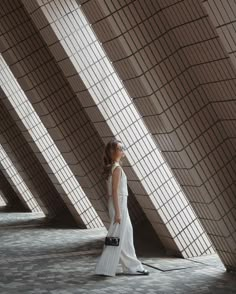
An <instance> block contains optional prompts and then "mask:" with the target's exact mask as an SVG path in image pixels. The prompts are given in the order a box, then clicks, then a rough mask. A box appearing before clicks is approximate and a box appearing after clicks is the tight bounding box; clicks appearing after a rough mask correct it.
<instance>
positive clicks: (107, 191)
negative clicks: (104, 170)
mask: <svg viewBox="0 0 236 294" xmlns="http://www.w3.org/2000/svg"><path fill="white" fill-rule="evenodd" d="M106 199H107V200H108V199H109V190H108V181H107V180H106Z"/></svg>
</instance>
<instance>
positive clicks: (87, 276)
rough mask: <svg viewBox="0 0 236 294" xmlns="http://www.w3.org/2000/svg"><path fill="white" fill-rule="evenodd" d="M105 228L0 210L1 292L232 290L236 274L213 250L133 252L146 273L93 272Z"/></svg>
mask: <svg viewBox="0 0 236 294" xmlns="http://www.w3.org/2000/svg"><path fill="white" fill-rule="evenodd" d="M105 235H106V231H105V230H104V229H92V230H79V229H77V228H66V227H65V228H63V227H55V226H54V227H51V226H48V224H47V223H46V222H45V219H44V218H43V217H42V215H41V214H39V213H36V214H35V213H34V214H32V213H15V212H11V213H10V212H7V211H4V209H0V245H1V246H0V255H1V260H0V293H1V294H5V293H8V294H9V293H17V294H19V293H24V294H28V293H32V294H38V293H56V294H60V293H61V294H62V293H63V294H64V293H66V294H68V293H95V294H99V293H103V294H105V293H114V294H115V293H125V294H126V293H145V294H154V293H162V294H164V293H165V294H169V293H171V294H178V293H181V294H182V293H188V294H189V293H191V294H192V293H212V294H218V293H222V294H236V273H233V272H230V273H227V272H226V271H225V268H224V266H223V265H222V264H221V262H220V260H219V258H218V256H217V255H216V254H213V255H208V256H202V257H198V258H191V259H182V258H176V257H170V256H169V257H167V256H164V255H163V253H160V252H157V253H156V254H151V256H150V252H149V253H148V254H145V252H143V251H142V252H141V251H140V249H139V250H136V253H137V256H138V257H139V259H140V260H141V261H142V262H143V264H144V266H145V268H147V269H148V270H149V271H150V275H149V276H130V275H124V274H122V273H121V267H120V265H119V268H118V269H117V275H116V277H102V276H96V275H94V272H93V270H94V267H95V264H96V261H97V258H98V256H99V254H100V252H101V250H102V246H103V239H104V237H105Z"/></svg>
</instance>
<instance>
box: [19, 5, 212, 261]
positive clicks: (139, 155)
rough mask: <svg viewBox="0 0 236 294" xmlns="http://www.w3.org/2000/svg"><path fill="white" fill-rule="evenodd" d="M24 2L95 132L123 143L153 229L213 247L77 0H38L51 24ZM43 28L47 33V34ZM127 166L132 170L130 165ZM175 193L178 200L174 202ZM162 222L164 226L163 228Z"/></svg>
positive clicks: (202, 248) (184, 245) (193, 247)
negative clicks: (55, 0)
mask: <svg viewBox="0 0 236 294" xmlns="http://www.w3.org/2000/svg"><path fill="white" fill-rule="evenodd" d="M23 3H24V5H26V8H27V9H28V11H29V12H30V13H31V16H32V19H33V20H34V21H35V23H36V25H37V26H38V28H39V29H40V32H41V34H42V36H44V39H45V41H46V42H47V44H48V46H49V47H50V50H51V52H53V53H54V56H55V58H56V60H57V61H58V63H59V65H60V67H61V68H62V70H63V72H64V73H65V75H66V76H67V77H68V80H69V81H70V83H71V84H72V87H73V88H74V89H77V92H78V97H79V99H80V101H81V104H83V105H84V107H85V108H86V112H87V113H88V114H89V116H90V117H91V120H92V121H93V123H94V125H95V126H96V127H97V129H98V132H99V133H100V134H101V136H103V137H104V140H105V139H106V138H105V136H106V135H110V134H109V132H110V131H109V129H110V130H111V131H112V133H113V134H114V135H115V136H118V137H119V138H120V139H121V140H122V141H123V142H124V144H125V145H126V146H128V150H127V158H128V159H129V162H130V164H131V165H132V169H133V171H135V173H136V176H138V177H137V178H136V179H134V180H132V181H129V186H130V188H131V190H132V191H133V192H134V194H135V196H136V198H137V199H138V201H139V203H141V206H142V207H143V209H144V210H145V212H146V214H147V216H148V217H149V220H150V221H151V222H152V223H153V224H154V228H155V229H156V231H157V233H159V234H160V235H162V234H163V235H162V236H161V237H162V238H163V237H165V236H166V237H169V240H167V239H166V240H164V238H163V241H164V243H166V245H167V247H168V246H169V248H171V246H172V248H173V240H171V238H170V232H171V234H173V235H172V236H171V237H172V238H173V237H174V238H175V239H174V241H175V240H176V243H178V246H179V249H180V251H181V253H182V254H183V255H184V256H193V255H199V254H203V253H209V252H212V248H211V245H210V243H209V240H208V238H207V237H206V235H205V234H204V232H203V230H202V228H201V226H200V224H199V222H198V220H197V219H196V216H195V215H194V213H193V211H192V210H191V207H190V206H189V203H188V202H187V201H186V199H185V196H184V195H183V193H182V191H181V190H180V188H179V186H178V185H177V183H176V181H175V179H174V177H173V175H172V174H171V173H170V170H169V168H168V166H167V164H166V162H165V161H164V160H163V158H162V156H161V154H160V152H159V151H158V149H157V148H156V145H155V144H154V142H153V140H152V138H151V136H150V134H149V133H148V130H147V129H146V127H145V125H144V123H143V121H142V119H141V117H140V115H139V113H138V111H137V109H136V108H135V106H134V104H133V103H132V101H131V99H130V97H129V96H128V95H127V92H126V91H125V89H124V87H123V86H122V84H121V82H120V80H119V78H118V77H117V75H116V73H115V72H114V69H113V67H112V66H111V65H110V62H109V60H108V59H107V57H106V56H105V54H104V51H103V50H102V48H101V47H100V44H99V42H98V41H97V40H96V37H95V36H94V34H93V32H92V31H91V29H90V27H89V25H88V24H87V22H86V20H85V18H84V16H83V14H82V13H81V11H80V10H79V9H78V8H77V9H75V3H76V2H75V1H68V2H67V5H66V4H65V3H64V2H63V3H62V2H54V1H50V2H49V1H48V2H44V3H43V4H42V3H40V4H41V6H42V8H41V9H42V11H43V13H44V15H45V16H46V18H47V21H48V22H49V23H50V26H51V28H52V30H50V27H48V26H47V25H46V22H43V23H39V22H38V19H39V15H40V10H39V9H36V10H35V13H34V12H33V11H32V10H34V9H35V7H34V8H33V9H32V7H30V5H29V6H28V5H27V2H26V1H23ZM93 11H95V10H93ZM40 19H42V17H41V18H40ZM46 34H47V36H49V35H50V36H51V38H48V37H46ZM55 35H56V37H57V38H58V39H59V41H60V43H59V44H58V42H56V41H55ZM62 48H63V49H62ZM65 56H68V57H69V58H70V62H71V63H72V65H73V66H70V63H69V61H68V59H66V57H65ZM75 71H76V72H78V73H79V77H80V79H81V80H82V81H83V84H82V83H81V81H80V79H79V78H78V77H77V78H76V74H75ZM84 85H85V86H86V88H87V89H88V92H89V94H90V95H91V97H92V98H93V100H92V101H91V99H89V100H88V99H87V100H85V98H83V97H86V98H88V97H89V96H88V94H87V93H86V94H85V95H83V94H84V92H85V90H84ZM104 119H105V122H104ZM106 124H107V125H108V127H109V128H107V126H106ZM104 131H106V133H104ZM127 170H128V173H130V174H131V168H129V169H128V168H127ZM133 177H134V175H133ZM159 195H161V196H160V199H161V200H160V199H159V198H158V197H157V196H159ZM147 196H148V197H147ZM175 199H178V200H179V201H180V205H179V206H178V204H177V203H178V202H177V201H175ZM174 203H175V204H174ZM157 212H158V213H157ZM160 215H161V216H162V218H161V217H160ZM163 220H164V222H163ZM166 228H168V231H167V232H168V234H167V232H166ZM187 228H188V229H187ZM189 234H190V235H189ZM198 238H199V240H200V239H201V242H198V244H197V242H195V240H197V239H198ZM168 242H170V243H169V244H168Z"/></svg>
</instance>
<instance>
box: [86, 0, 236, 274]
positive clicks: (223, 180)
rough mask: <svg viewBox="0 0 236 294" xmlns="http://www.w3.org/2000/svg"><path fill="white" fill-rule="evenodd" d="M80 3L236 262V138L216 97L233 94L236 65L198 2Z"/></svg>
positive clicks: (221, 246) (220, 244)
mask: <svg viewBox="0 0 236 294" xmlns="http://www.w3.org/2000/svg"><path fill="white" fill-rule="evenodd" d="M81 4H82V9H83V11H84V13H85V14H86V16H87V17H88V19H89V22H90V23H91V24H92V27H93V28H94V30H95V32H96V34H97V36H98V38H99V40H100V42H102V44H103V47H104V49H105V51H106V53H107V54H108V56H109V57H110V59H111V61H112V63H113V65H114V67H115V68H116V70H117V72H118V73H119V76H120V77H121V79H122V81H123V83H124V85H125V87H126V89H127V90H128V92H129V94H130V95H131V97H132V98H133V102H134V103H135V105H136V106H137V108H138V109H139V111H140V113H141V114H142V115H143V119H144V120H145V122H146V124H147V126H148V128H149V130H150V131H151V133H152V135H153V137H154V138H155V140H156V142H157V144H158V145H159V146H160V148H161V150H162V151H163V154H164V156H165V158H166V160H167V161H168V163H169V164H170V166H171V168H172V170H173V172H174V174H175V176H176V178H177V179H178V182H179V183H180V184H181V186H182V187H183V189H184V191H185V192H186V194H187V195H188V198H189V200H190V201H191V203H192V204H193V206H194V209H195V211H196V212H197V215H198V217H199V218H200V219H201V221H202V223H203V224H204V227H205V228H206V231H207V233H208V234H209V236H210V237H211V240H212V241H213V244H214V245H215V247H216V249H217V251H218V253H219V255H220V257H221V259H222V261H223V262H224V264H225V265H226V266H227V267H228V268H231V267H235V266H236V259H235V253H233V251H234V246H235V241H236V236H235V228H236V224H235V196H234V195H235V185H234V182H235V169H234V163H235V144H234V145H233V144H232V143H233V140H231V138H230V136H228V134H232V132H235V131H234V130H233V128H231V126H233V124H232V121H231V122H230V123H229V122H226V120H227V119H228V114H227V113H226V112H224V113H225V117H224V118H223V119H222V105H223V103H219V101H217V103H215V102H216V100H217V99H218V100H223V98H222V97H224V95H225V92H224V89H225V88H228V87H229V89H230V90H229V89H228V90H227V91H226V95H227V94H228V96H226V97H227V98H228V97H229V95H230V97H231V99H235V71H234V68H233V66H232V63H231V62H230V61H229V58H228V56H227V54H226V53H225V51H224V50H223V48H222V45H221V43H220V42H219V38H218V35H217V34H216V32H215V31H214V29H213V27H212V25H211V22H210V20H209V18H208V15H207V14H206V13H205V11H204V10H203V7H202V6H201V3H200V2H198V1H193V0H186V1H164V0H163V1H148V5H147V2H145V1H129V2H126V3H125V2H121V1H119V4H118V3H116V4H117V5H115V4H114V2H112V1H108V0H107V1H86V2H85V3H81ZM220 87H223V89H222V88H221V91H219V92H218V93H217V89H218V88H220ZM215 93H216V95H215ZM209 94H211V95H210V97H209ZM210 98H213V99H215V101H214V100H213V99H212V100H211V99H210ZM227 98H226V100H227ZM225 102H226V103H225V104H224V105H225V107H226V108H227V109H229V108H230V107H232V105H234V102H233V101H231V102H229V101H225ZM224 119H225V121H224ZM224 128H225V129H224Z"/></svg>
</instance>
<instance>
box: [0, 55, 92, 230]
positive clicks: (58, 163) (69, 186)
mask: <svg viewBox="0 0 236 294" xmlns="http://www.w3.org/2000/svg"><path fill="white" fill-rule="evenodd" d="M0 62H1V65H2V66H1V69H2V70H1V79H0V80H1V86H2V88H3V90H4V91H5V93H6V94H7V98H8V101H9V102H10V103H11V105H12V106H13V107H14V110H15V111H16V113H17V115H18V116H19V119H20V121H21V122H22V123H23V125H24V126H25V128H26V130H28V131H29V132H30V136H31V137H32V140H33V142H35V144H36V145H37V147H38V149H39V152H40V153H41V154H42V155H43V156H44V159H45V161H46V162H47V163H48V165H49V167H50V169H51V170H52V173H53V174H54V175H55V176H56V178H57V180H58V184H59V185H60V186H61V187H62V188H63V192H64V193H63V194H62V195H63V198H64V201H65V202H66V203H68V207H69V208H71V211H72V213H73V214H75V218H76V217H77V219H78V222H79V223H81V219H82V220H83V224H84V225H85V226H86V227H91V228H92V227H96V221H94V219H95V218H97V217H98V216H97V214H96V212H95V211H94V208H93V207H91V203H90V202H89V200H88V199H87V197H86V196H85V194H84V192H83V191H82V189H81V187H80V185H79V184H78V182H77V180H76V178H75V177H74V175H73V173H72V171H71V170H70V169H69V167H68V166H67V164H66V162H65V160H64V158H63V157H62V155H61V154H60V152H59V150H58V148H57V147H56V146H55V144H54V142H53V140H52V138H51V137H50V135H49V134H48V132H47V129H46V128H45V127H44V125H43V124H42V122H41V120H40V118H39V116H38V115H37V114H36V113H35V110H34V108H33V107H32V105H31V103H30V102H29V100H28V99H27V97H26V96H25V94H24V92H23V91H22V90H21V88H20V86H19V84H18V83H17V81H16V80H15V78H14V76H13V74H12V73H11V71H10V70H9V68H8V67H7V65H6V64H5V62H4V60H3V59H2V58H1V59H0ZM78 196H79V197H78ZM80 200H81V201H80ZM74 208H75V209H76V211H77V214H76V213H75V211H74V210H75V209H74ZM78 215H79V217H78Z"/></svg>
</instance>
